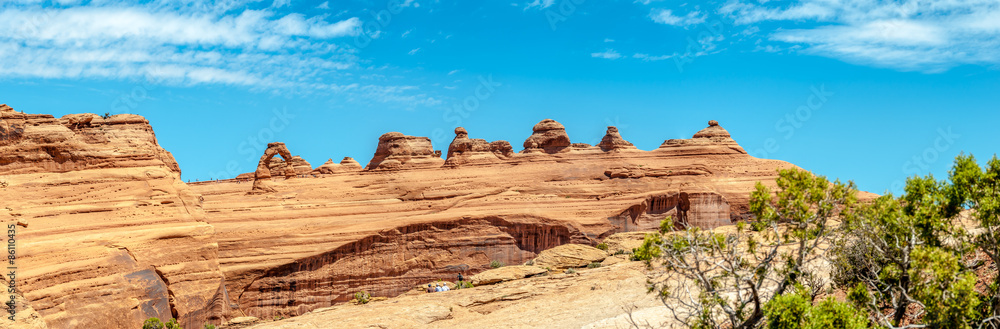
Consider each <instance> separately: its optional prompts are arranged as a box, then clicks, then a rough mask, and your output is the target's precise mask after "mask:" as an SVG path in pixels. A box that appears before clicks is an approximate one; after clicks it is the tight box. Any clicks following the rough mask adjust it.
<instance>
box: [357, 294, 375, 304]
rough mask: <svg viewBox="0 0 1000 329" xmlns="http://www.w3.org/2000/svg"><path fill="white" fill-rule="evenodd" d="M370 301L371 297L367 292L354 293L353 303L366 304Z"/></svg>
mask: <svg viewBox="0 0 1000 329" xmlns="http://www.w3.org/2000/svg"><path fill="white" fill-rule="evenodd" d="M371 299H372V295H371V294H369V293H368V292H367V291H359V292H356V293H354V302H355V303H357V304H368V302H370V301H371Z"/></svg>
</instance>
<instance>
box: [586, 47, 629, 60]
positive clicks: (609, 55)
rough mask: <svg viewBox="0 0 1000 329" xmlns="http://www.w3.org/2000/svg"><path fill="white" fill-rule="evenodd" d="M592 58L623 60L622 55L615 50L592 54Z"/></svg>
mask: <svg viewBox="0 0 1000 329" xmlns="http://www.w3.org/2000/svg"><path fill="white" fill-rule="evenodd" d="M590 57H594V58H603V59H612V60H614V59H619V58H621V57H622V54H619V53H618V52H617V51H615V50H614V49H608V50H605V51H603V52H599V53H591V54H590Z"/></svg>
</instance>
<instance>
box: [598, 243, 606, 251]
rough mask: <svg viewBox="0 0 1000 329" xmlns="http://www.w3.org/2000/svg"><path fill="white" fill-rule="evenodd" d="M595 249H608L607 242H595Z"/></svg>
mask: <svg viewBox="0 0 1000 329" xmlns="http://www.w3.org/2000/svg"><path fill="white" fill-rule="evenodd" d="M597 249H601V250H604V251H608V244H607V243H604V242H601V243H598V244H597Z"/></svg>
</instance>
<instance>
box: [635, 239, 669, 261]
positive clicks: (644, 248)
mask: <svg viewBox="0 0 1000 329" xmlns="http://www.w3.org/2000/svg"><path fill="white" fill-rule="evenodd" d="M662 244H663V239H662V238H661V236H660V235H659V234H646V237H645V238H643V240H642V245H640V246H639V248H635V249H632V260H633V261H645V262H649V261H650V260H652V259H653V258H657V257H660V245H662Z"/></svg>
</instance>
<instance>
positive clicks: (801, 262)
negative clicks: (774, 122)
mask: <svg viewBox="0 0 1000 329" xmlns="http://www.w3.org/2000/svg"><path fill="white" fill-rule="evenodd" d="M856 193H857V189H856V188H855V186H854V184H853V183H850V182H848V183H842V182H840V181H832V182H831V181H829V180H827V179H826V178H825V177H822V176H814V175H812V174H811V173H809V172H806V171H801V170H796V169H789V170H781V171H780V172H779V178H778V179H777V190H776V191H771V190H770V189H768V188H767V187H765V186H764V185H762V184H758V185H757V186H756V190H755V191H754V192H752V193H751V200H750V210H751V213H752V214H753V215H754V217H755V219H754V220H753V221H750V222H749V223H742V222H741V223H739V224H738V225H736V226H735V227H733V228H720V229H716V230H703V229H699V228H697V227H684V225H683V223H681V227H682V228H681V229H679V230H673V229H672V228H673V227H674V225H676V224H675V223H673V221H672V219H671V218H667V219H665V220H664V222H663V224H662V225H661V227H660V228H661V232H660V233H657V234H650V235H648V236H647V237H646V239H645V240H644V242H643V244H642V246H641V247H639V248H637V249H636V250H634V251H633V256H632V258H633V259H634V260H641V261H646V262H647V263H648V264H649V266H650V268H651V269H653V270H654V271H653V273H654V274H653V276H652V277H653V279H652V280H650V283H649V290H650V292H651V293H656V294H658V297H659V298H660V300H661V301H662V302H663V304H664V305H665V306H666V307H667V309H668V310H669V312H670V313H671V314H670V316H671V317H672V318H673V319H674V320H676V321H677V322H678V323H679V324H681V325H683V326H685V327H691V328H760V327H767V328H868V327H880V328H997V327H1000V309H998V308H1000V295H998V288H1000V277H998V276H997V268H996V264H997V260H998V259H997V258H998V256H1000V236H998V234H1000V233H998V230H1000V218H998V216H1000V160H998V159H997V158H996V156H994V157H993V158H992V159H991V160H990V161H988V162H987V163H986V166H985V167H980V166H979V164H978V163H977V161H976V160H975V158H974V157H973V156H971V155H960V156H958V157H957V158H956V159H955V163H954V165H953V167H952V169H951V170H950V171H949V174H948V178H947V179H946V180H937V179H935V178H934V177H933V176H932V175H928V176H925V177H916V176H915V177H911V178H909V179H907V182H906V187H905V189H904V193H903V194H902V195H900V196H894V195H892V194H887V195H884V196H881V197H879V198H877V199H875V200H873V201H870V202H864V203H858V202H857V200H856V197H855V195H856Z"/></svg>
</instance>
